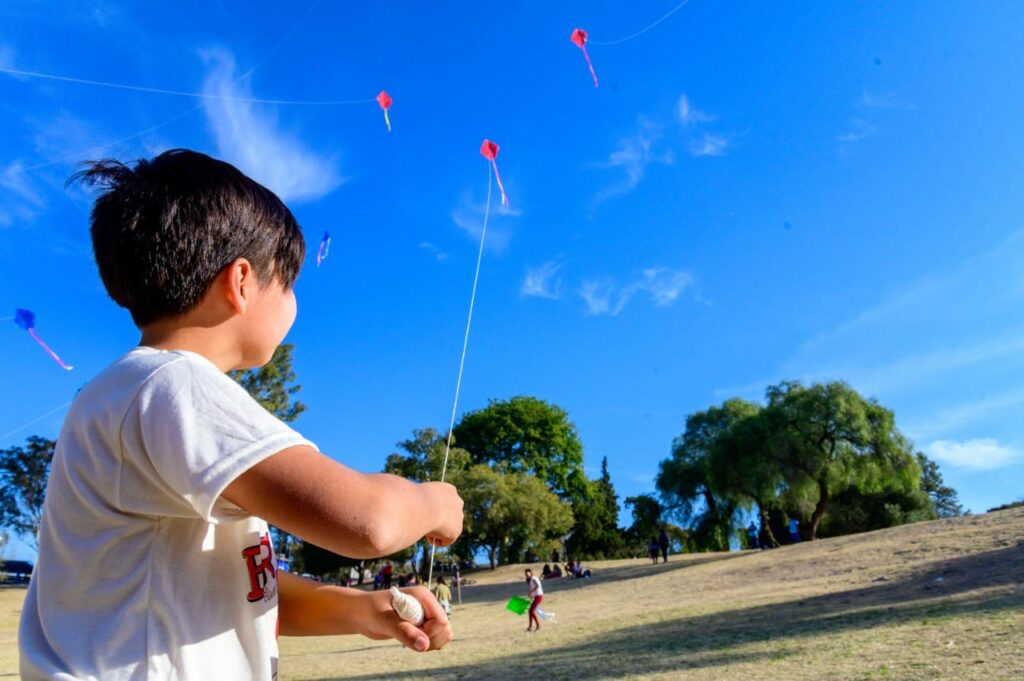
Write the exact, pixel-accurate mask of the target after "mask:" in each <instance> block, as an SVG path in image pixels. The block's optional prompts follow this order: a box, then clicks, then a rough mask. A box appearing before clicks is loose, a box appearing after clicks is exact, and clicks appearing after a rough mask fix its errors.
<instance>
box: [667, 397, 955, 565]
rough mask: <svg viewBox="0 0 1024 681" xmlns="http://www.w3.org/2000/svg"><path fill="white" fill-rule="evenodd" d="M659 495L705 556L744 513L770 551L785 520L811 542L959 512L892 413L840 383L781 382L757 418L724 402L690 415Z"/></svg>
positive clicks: (720, 546)
mask: <svg viewBox="0 0 1024 681" xmlns="http://www.w3.org/2000/svg"><path fill="white" fill-rule="evenodd" d="M656 485H657V488H658V491H659V492H660V493H661V496H662V498H663V499H664V500H665V502H666V505H667V511H668V513H669V514H671V515H673V516H674V517H676V518H678V519H679V520H680V521H682V522H683V523H684V524H685V525H687V527H688V528H689V530H690V533H689V540H690V542H691V543H692V544H693V545H694V546H695V547H696V548H698V549H703V550H724V549H725V548H727V547H728V544H729V539H730V537H731V536H732V535H733V532H734V529H735V527H736V525H737V523H738V521H739V520H740V519H741V518H742V517H743V514H744V513H751V514H754V515H755V516H757V517H759V518H760V519H761V525H762V528H763V529H764V530H765V533H766V535H767V540H768V542H769V543H771V544H774V543H777V542H776V539H775V537H776V533H777V532H779V531H780V530H782V528H783V526H784V525H785V522H786V520H787V519H788V518H796V519H798V520H800V521H801V532H802V535H803V538H804V539H810V540H813V539H815V538H817V537H818V536H819V535H821V536H831V535H834V534H845V533H850V532H861V531H866V530H870V529H879V528H881V527H889V526H892V525H897V524H902V523H906V522H914V521H917V520H925V519H929V518H934V517H938V515H939V509H940V508H941V509H942V511H941V512H942V513H945V514H951V515H956V514H959V513H961V512H962V509H961V508H960V506H959V503H958V501H957V499H956V492H955V491H954V490H952V489H951V488H949V487H947V486H945V485H944V484H943V483H942V476H941V475H940V474H939V472H938V467H937V466H936V465H935V464H934V462H931V461H930V460H928V459H927V457H924V456H923V455H921V454H917V455H915V454H914V452H913V448H912V445H911V443H910V442H909V440H907V438H905V437H904V436H903V435H902V433H900V431H899V430H898V429H897V428H896V425H895V417H894V415H893V413H892V412H891V411H890V410H888V409H886V408H884V407H882V406H881V405H880V404H878V402H876V401H875V400H869V399H865V398H864V397H862V396H861V395H859V394H858V393H857V392H856V391H855V390H853V389H852V388H851V387H850V386H848V385H847V384H845V383H842V382H832V383H817V384H813V385H810V386H805V385H803V384H802V383H799V382H795V381H786V382H783V383H780V384H778V385H775V386H771V387H769V388H768V390H767V404H766V405H765V406H764V407H761V406H759V405H756V404H753V403H750V402H746V401H744V400H740V399H732V400H727V401H726V402H724V403H723V404H722V405H720V406H714V407H711V408H709V409H706V410H704V411H699V412H696V413H694V414H691V415H690V416H689V417H688V418H687V421H686V430H685V431H684V433H683V434H682V435H680V436H679V437H678V438H676V440H675V441H674V442H673V446H672V455H671V456H670V457H669V458H668V459H666V460H664V461H662V462H661V466H660V469H659V473H658V477H657V480H656Z"/></svg>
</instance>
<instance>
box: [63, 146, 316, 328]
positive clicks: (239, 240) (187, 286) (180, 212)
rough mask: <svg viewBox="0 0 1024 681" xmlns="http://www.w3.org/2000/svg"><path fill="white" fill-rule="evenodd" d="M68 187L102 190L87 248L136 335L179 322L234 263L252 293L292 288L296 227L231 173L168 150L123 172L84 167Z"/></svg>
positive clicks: (104, 165)
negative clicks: (249, 279) (248, 269)
mask: <svg viewBox="0 0 1024 681" xmlns="http://www.w3.org/2000/svg"><path fill="white" fill-rule="evenodd" d="M84 165H85V167H84V168H83V169H82V170H80V171H78V172H76V173H75V174H74V175H72V176H71V178H70V179H69V180H68V183H69V184H70V183H72V182H76V181H81V182H83V183H84V184H87V185H90V186H98V187H101V188H103V190H104V191H103V193H102V194H101V195H100V196H99V197H98V198H97V199H96V205H95V206H94V207H93V210H92V222H91V232H92V248H93V253H94V254H95V256H96V265H97V266H98V267H99V271H100V278H101V279H102V280H103V285H104V286H106V288H107V293H109V294H110V297H111V298H113V299H114V302H116V303H117V304H118V305H120V306H121V307H125V308H127V309H128V311H129V312H131V314H132V319H133V320H134V321H135V324H136V325H137V326H140V327H141V326H145V325H147V324H150V323H152V322H155V321H157V320H159V319H164V318H166V317H175V316H178V315H182V314H185V313H186V312H188V311H189V310H191V309H192V308H194V307H195V306H196V305H197V304H198V303H199V301H200V300H201V299H202V297H203V296H204V295H205V294H206V291H207V290H208V289H209V288H210V284H211V283H213V280H214V279H215V278H216V277H217V275H218V274H219V273H220V272H221V270H223V269H224V268H225V267H227V266H228V265H229V264H231V262H233V261H234V260H235V259H237V258H246V259H247V260H248V261H249V262H250V263H251V264H252V266H253V270H254V271H255V273H256V277H257V279H258V281H259V282H260V285H262V286H266V285H267V284H269V283H270V282H271V281H272V280H274V279H275V278H276V279H277V281H279V282H280V283H281V284H282V285H284V286H285V287H286V288H290V287H291V286H292V285H293V284H294V283H295V278H296V277H297V276H298V275H299V270H300V269H301V267H302V260H303V258H304V257H305V254H306V242H305V239H304V238H303V236H302V231H301V229H300V228H299V224H298V223H297V222H296V221H295V217H294V216H293V215H292V213H291V211H290V210H288V208H287V206H285V205H284V204H283V203H282V202H281V200H280V199H279V198H277V196H275V195H274V193H273V192H271V191H270V190H269V189H267V188H266V187H264V186H262V185H260V184H259V183H257V182H255V181H253V180H252V179H250V178H248V177H246V176H245V175H244V174H243V173H242V172H241V171H239V170H238V169H237V168H235V167H234V166H232V165H230V164H228V163H225V162H223V161H218V160H216V159H213V158H210V157H209V156H207V155H206V154H200V153H199V152H196V151H189V150H188V149H172V150H171V151H165V152H164V153H162V154H160V155H159V156H156V157H155V158H153V159H152V160H149V161H147V160H145V159H141V160H139V161H137V162H136V164H135V167H134V168H131V167H129V166H127V165H125V164H124V163H121V162H120V161H115V160H112V159H105V160H101V161H90V162H88V163H85V164H84Z"/></svg>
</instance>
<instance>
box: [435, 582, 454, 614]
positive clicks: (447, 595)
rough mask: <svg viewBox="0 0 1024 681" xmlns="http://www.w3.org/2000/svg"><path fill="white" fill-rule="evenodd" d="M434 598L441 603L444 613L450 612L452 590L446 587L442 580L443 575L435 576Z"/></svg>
mask: <svg viewBox="0 0 1024 681" xmlns="http://www.w3.org/2000/svg"><path fill="white" fill-rule="evenodd" d="M433 592H434V598H436V599H437V602H438V603H440V604H441V607H442V608H443V609H444V613H445V614H446V615H451V614H452V590H451V589H449V588H448V584H447V583H446V582H445V581H444V576H441V577H438V578H437V584H435V585H434V589H433Z"/></svg>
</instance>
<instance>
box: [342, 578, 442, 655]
mask: <svg viewBox="0 0 1024 681" xmlns="http://www.w3.org/2000/svg"><path fill="white" fill-rule="evenodd" d="M402 591H403V592H405V593H407V594H409V595H410V596H412V597H413V598H415V599H416V600H418V601H419V602H420V604H421V605H422V606H423V614H424V616H425V618H426V619H424V621H423V626H422V627H417V626H414V625H413V624H412V623H410V622H406V621H404V620H402V618H401V617H399V616H398V613H397V612H395V609H394V608H393V607H391V594H390V593H389V592H387V591H373V592H370V593H369V594H367V595H368V596H369V598H368V599H367V601H368V612H367V613H366V614H365V616H364V617H362V618H360V619H361V620H362V622H361V629H362V630H361V633H362V634H363V636H366V637H367V638H372V639H375V640H382V639H387V638H393V639H395V640H397V641H399V642H400V643H401V644H402V645H404V646H405V647H406V648H409V649H410V650H415V651H417V652H420V653H422V652H425V651H427V650H440V649H441V648H444V647H445V646H446V645H447V644H448V642H449V641H451V640H452V627H451V624H449V623H448V616H447V615H446V614H444V609H443V608H442V607H441V604H440V603H438V602H437V599H436V598H434V595H433V594H432V593H430V592H429V591H427V590H426V589H425V588H424V587H422V586H414V587H409V588H405V589H402Z"/></svg>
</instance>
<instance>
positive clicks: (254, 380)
mask: <svg viewBox="0 0 1024 681" xmlns="http://www.w3.org/2000/svg"><path fill="white" fill-rule="evenodd" d="M294 349H295V346H293V345H292V344H291V343H283V344H281V345H279V346H278V347H277V349H276V350H274V355H273V357H271V359H270V361H269V362H267V363H266V364H265V365H263V366H261V367H259V368H256V369H249V370H247V371H229V372H228V376H230V377H231V378H233V379H234V380H235V381H236V382H237V383H238V384H239V385H241V386H242V387H243V388H245V390H246V392H248V393H249V394H250V395H252V397H253V399H255V400H256V401H257V402H259V403H260V405H262V406H263V408H264V409H266V410H267V411H269V412H270V413H271V414H273V415H274V416H276V417H277V418H279V419H281V420H282V421H284V422H285V423H291V422H292V421H294V420H295V419H297V418H299V414H301V413H302V412H304V411H305V410H306V405H304V404H302V403H301V402H299V401H298V400H297V399H295V398H294V396H295V394H296V393H298V392H299V391H300V390H302V386H301V385H300V384H298V383H296V382H295V380H296V376H295V371H294V370H293V369H292V350H294ZM270 533H271V535H272V536H273V538H274V550H275V551H277V553H278V554H279V555H282V556H286V557H290V556H291V555H292V553H293V551H294V549H295V548H296V547H297V545H298V539H297V538H296V537H294V536H292V535H291V534H288V533H287V532H285V531H284V530H281V529H280V528H278V527H274V526H271V528H270Z"/></svg>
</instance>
